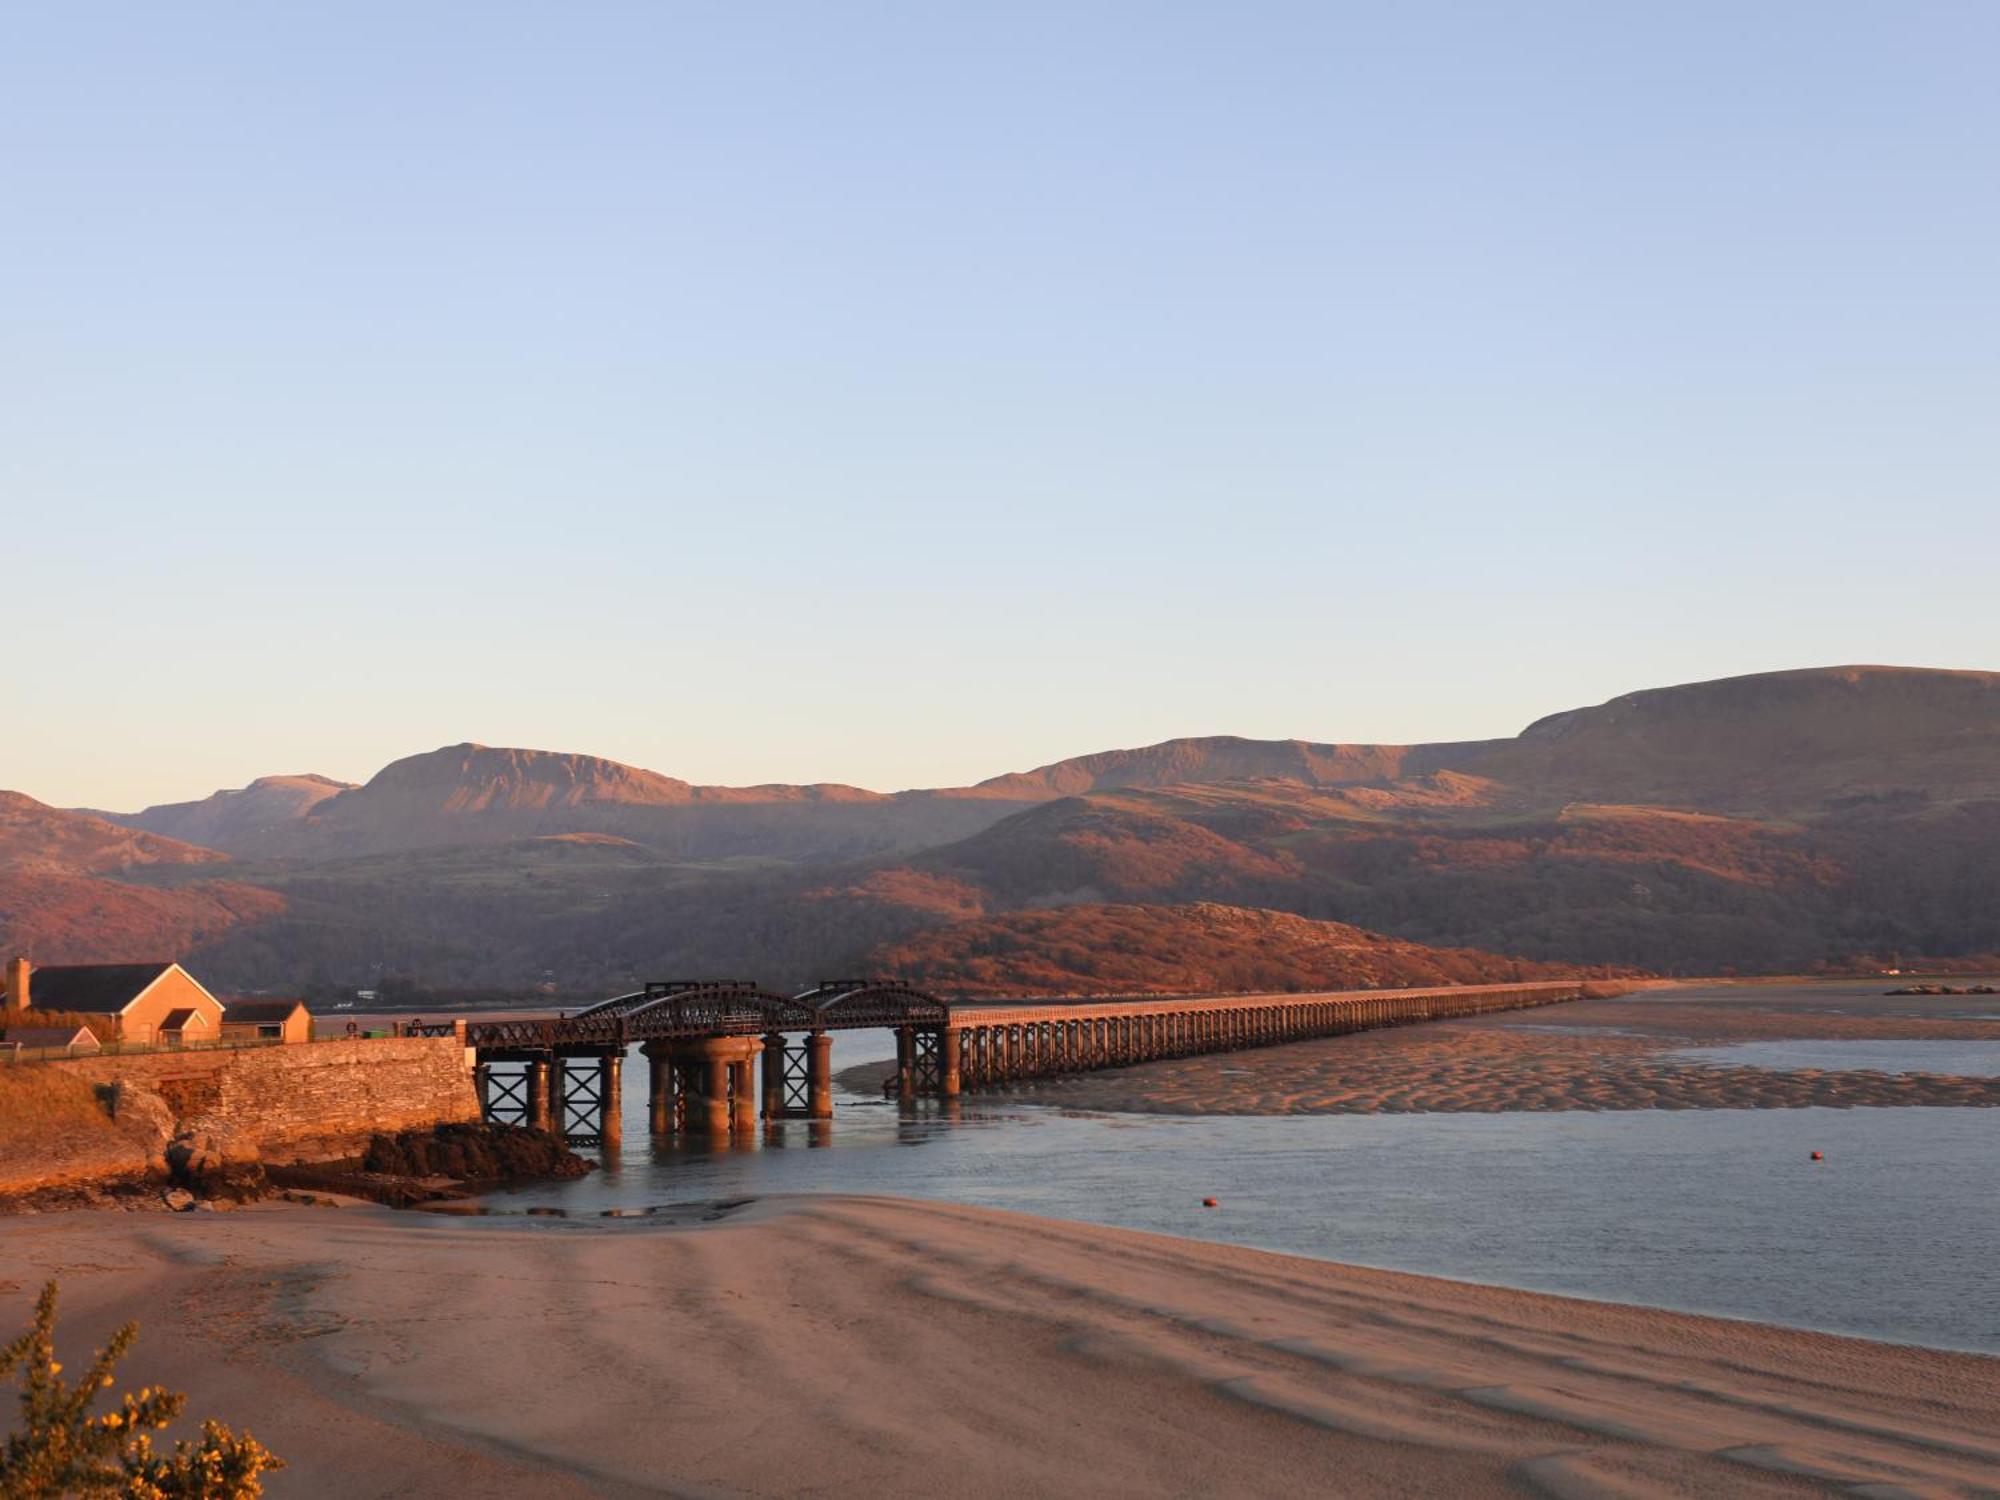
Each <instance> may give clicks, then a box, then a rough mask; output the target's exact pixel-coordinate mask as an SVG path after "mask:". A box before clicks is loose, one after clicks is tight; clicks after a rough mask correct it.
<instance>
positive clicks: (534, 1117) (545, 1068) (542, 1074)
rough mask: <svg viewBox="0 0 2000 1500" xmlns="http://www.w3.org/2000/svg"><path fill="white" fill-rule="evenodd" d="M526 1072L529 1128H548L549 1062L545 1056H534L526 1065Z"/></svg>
mask: <svg viewBox="0 0 2000 1500" xmlns="http://www.w3.org/2000/svg"><path fill="white" fill-rule="evenodd" d="M527 1074H528V1118H527V1126H528V1128H529V1129H530V1130H547V1129H549V1128H550V1127H549V1064H548V1060H547V1059H546V1058H536V1059H535V1060H534V1061H533V1062H531V1063H529V1064H528V1066H527Z"/></svg>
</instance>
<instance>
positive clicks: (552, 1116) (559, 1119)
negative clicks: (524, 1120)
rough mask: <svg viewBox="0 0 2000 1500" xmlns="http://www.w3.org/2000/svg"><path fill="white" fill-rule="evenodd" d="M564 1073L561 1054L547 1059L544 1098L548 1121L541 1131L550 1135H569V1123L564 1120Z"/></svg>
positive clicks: (565, 1085) (566, 1084)
mask: <svg viewBox="0 0 2000 1500" xmlns="http://www.w3.org/2000/svg"><path fill="white" fill-rule="evenodd" d="M564 1071H565V1070H564V1067H563V1059H562V1054H561V1053H557V1054H556V1055H555V1056H553V1057H551V1058H550V1059H549V1088H548V1093H547V1094H546V1095H545V1096H544V1097H545V1098H546V1100H547V1105H546V1108H547V1109H548V1112H549V1119H548V1123H547V1124H546V1125H544V1126H543V1127H542V1129H544V1130H546V1131H548V1132H549V1134H551V1135H560V1136H567V1135H568V1134H569V1129H568V1127H569V1121H568V1120H566V1119H565V1118H564V1116H565V1115H566V1114H567V1113H568V1110H567V1109H566V1108H565V1107H564V1104H563V1091H564V1090H565V1089H566V1088H567V1087H568V1080H567V1079H565V1078H564V1076H563V1074H564Z"/></svg>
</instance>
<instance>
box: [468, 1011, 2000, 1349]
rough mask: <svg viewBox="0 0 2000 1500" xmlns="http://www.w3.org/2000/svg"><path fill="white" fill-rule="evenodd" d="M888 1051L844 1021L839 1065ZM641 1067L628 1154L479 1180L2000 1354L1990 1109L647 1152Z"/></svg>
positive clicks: (557, 1197)
mask: <svg viewBox="0 0 2000 1500" xmlns="http://www.w3.org/2000/svg"><path fill="white" fill-rule="evenodd" d="M1756 1045H1765V1044H1756ZM1769 1045H1772V1046H1780V1045H1782V1046H1794V1045H1797V1046H1805V1045H1807V1044H1776V1043H1773V1044H1769ZM1811 1045H1814V1046H1819V1045H1833V1046H1840V1047H1847V1046H1849V1045H1850V1044H1847V1043H1835V1044H1811ZM1868 1045H1880V1046H1885V1047H1891V1048H1893V1047H1898V1046H1901V1047H1907V1046H1909V1045H1911V1044H1868ZM1918 1045H1920V1046H1930V1045H1944V1046H1953V1047H1962V1046H1964V1045H1966V1044H1963V1043H1939V1044H1930V1043H1925V1044H1918ZM893 1050H894V1049H893V1044H892V1043H891V1042H890V1041H889V1039H888V1037H887V1035H886V1034H881V1033H865V1032H864V1033H851V1034H847V1035H843V1036H840V1037H839V1038H838V1039H837V1043H836V1056H835V1066H836V1067H837V1068H840V1067H847V1066H850V1065H852V1064H854V1063H857V1062H865V1061H871V1060H875V1059H878V1058H884V1057H888V1056H891V1055H893ZM1717 1050H1722V1051H1730V1052H1734V1053H1740V1052H1741V1051H1742V1050H1743V1049H1742V1048H1729V1049H1717ZM1801 1065H1803V1066H1826V1065H1827V1064H1824V1063H1810V1064H1801ZM643 1069H644V1062H643V1059H641V1058H639V1057H638V1056H637V1055H636V1054H635V1055H634V1056H633V1058H632V1059H631V1062H630V1065H629V1066H628V1069H627V1074H628V1080H629V1083H628V1087H627V1090H626V1102H627V1111H626V1125H625V1132H626V1141H627V1145H626V1149H625V1152H624V1155H623V1159H622V1160H621V1161H619V1162H617V1163H614V1164H611V1165H610V1166H609V1168H608V1169H607V1170H606V1171H603V1172H600V1173H595V1174H593V1175H592V1176H591V1177H589V1178H587V1179H585V1180H583V1181H581V1182H575V1183H563V1184H548V1185H541V1186H536V1187H533V1188H528V1189H523V1190H520V1191H517V1192H511V1193H502V1194H496V1195H494V1197H493V1198H492V1199H490V1200H489V1202H490V1205H491V1206H492V1207H493V1208H494V1209H496V1210H502V1211H506V1210H512V1211H517V1212H518V1211H522V1210H526V1209H529V1208H540V1209H548V1208H559V1209H562V1210H564V1211H566V1212H568V1213H572V1214H596V1213H602V1212H606V1211H611V1210H633V1209H643V1208H645V1207H648V1206H651V1205H655V1204H666V1203H679V1202H688V1201H697V1200H702V1199H709V1198H717V1197H728V1196H738V1195H755V1194H766V1193H810V1192H855V1193H889V1194H901V1195H904V1196H907V1197H917V1198H941V1199H947V1200H950V1201H952V1202H958V1203H970V1204H978V1205H983V1206H986V1207H991V1208H1004V1209H1013V1210H1017V1211H1020V1212H1023V1213H1035V1214H1045V1215H1049V1216H1052V1217H1055V1218H1063V1219H1075V1220H1080V1221H1083V1222H1086V1223H1096V1224H1110V1225H1117V1226H1120V1227H1123V1228H1128V1229H1147V1230H1157V1231H1160V1232H1163V1233H1168V1234H1179V1235H1187V1236H1191V1237H1194V1238H1198V1239H1206V1240H1220V1241H1226V1242H1229V1243H1233V1244H1240V1245H1250V1246H1255V1247H1258V1248H1262V1249H1270V1250H1282V1251H1287V1252H1290V1253H1292V1254H1297V1255H1310V1256H1316V1257H1320V1258H1323V1259H1328V1260H1337V1261H1347V1262H1351V1263H1355V1264H1359V1265H1368V1266H1381V1267H1387V1268H1390V1269H1394V1270H1403V1271H1420V1272H1425V1273H1429V1274H1432V1275H1439V1276H1452V1277H1458V1278H1460V1279H1463V1280H1468V1281H1484V1282H1494V1283H1499V1284H1503V1285H1507V1286H1518V1287H1527V1288H1531V1289H1534V1290H1538V1291H1549V1292H1564V1293H1569V1294H1572V1295H1576V1296H1585V1297H1598V1298H1605V1299H1609V1300H1613V1301H1621V1302H1641V1303H1648V1304H1651V1305H1654V1306H1658V1307H1670V1308H1677V1309H1681V1310H1684V1311H1690V1312H1704V1313H1715V1314H1721V1315H1723V1316H1729V1317H1740V1318H1755V1319H1759V1320H1762V1321H1766V1322H1773V1323H1784V1324H1790V1325H1792V1326H1795V1327H1802V1328H1818V1329H1824V1330H1827V1331H1831V1332H1838V1333H1852V1334H1860V1335H1864V1336H1867V1337H1871V1338H1880V1339H1890V1340H1895V1341H1898V1342H1904V1343H1919V1344H1930V1345H1936V1346H1940V1347H1949V1348H1962V1349H1975V1350H1981V1351H1984V1352H1988V1353H1996V1354H2000V1252H1996V1249H1995V1247H1996V1246H2000V1150H1996V1147H2000V1111H1996V1110H1987V1109H1851V1110H1836V1109H1790V1110H1678V1111H1676V1110H1638V1111H1630V1112H1623V1113H1602V1114H1592V1113H1585V1112H1580V1111H1578V1112H1568V1113H1560V1114H1497V1115H1495V1114H1480V1115H1469V1114H1468V1115H1446V1114H1434V1115H1374V1116H1369V1115H1325V1116H1318V1117H1305V1116H1293V1117H1273V1118H1232V1119H1194V1118H1176V1117H1172V1116H1162V1115H1113V1114H1094V1113H1082V1112H1077V1111H1070V1110H1063V1109H1059V1108H1054V1107H1047V1106H1037V1105H1029V1104H1018V1103H1009V1102H1007V1101H1006V1100H1004V1099H998V1100H996V1099H993V1098H990V1097H989V1098H983V1099H980V1100H977V1101H968V1102H967V1103H966V1104H965V1105H964V1106H963V1108H962V1110H961V1112H960V1114H959V1117H958V1119H957V1120H956V1121H947V1120H945V1119H944V1118H942V1117H941V1116H940V1115H938V1114H935V1113H933V1114H930V1115H919V1116H918V1117H916V1118H914V1119H906V1118H901V1117H899V1116H898V1114H897V1113H896V1111H895V1110H893V1109H891V1108H889V1107H886V1106H884V1105H882V1104H881V1103H879V1102H876V1101H872V1100H867V1099H863V1098H860V1097H858V1096H854V1095H844V1096H842V1097H841V1099H840V1102H839V1106H838V1111H837V1118H836V1119H835V1121H834V1123H833V1126H832V1128H831V1130H830V1131H828V1130H826V1129H824V1128H822V1130H821V1132H820V1139H822V1140H825V1141H827V1142H828V1144H827V1145H826V1146H825V1147H824V1149H818V1148H815V1147H814V1146H813V1145H812V1144H811V1142H812V1140H813V1135H812V1129H811V1127H809V1126H808V1125H806V1124H804V1123H803V1122H793V1123H790V1124H787V1125H786V1126H784V1127H783V1128H782V1130H781V1131H780V1132H778V1133H776V1134H775V1135H774V1136H773V1137H772V1138H770V1139H769V1140H760V1141H759V1142H758V1143H757V1144H756V1145H755V1146H750V1147H738V1148H734V1149H724V1150H714V1149H708V1148H670V1149H665V1150H657V1151H656V1150H655V1148H654V1147H653V1146H652V1144H651V1143H650V1142H649V1141H648V1140H647V1137H646V1127H645V1117H644V1094H645V1089H644V1084H643V1078H644V1073H643ZM1813 1151H1820V1152H1822V1153H1824V1156H1825V1159H1824V1160H1823V1161H1820V1162H1814V1161H1811V1160H1810V1159H1809V1158H1810V1153H1811V1152H1813ZM1209 1196H1212V1197H1216V1198H1218V1199H1220V1200H1221V1206H1220V1207H1219V1208H1217V1209H1212V1210H1205V1209H1203V1208H1202V1207H1201V1200H1202V1199H1203V1198H1204V1197H1209Z"/></svg>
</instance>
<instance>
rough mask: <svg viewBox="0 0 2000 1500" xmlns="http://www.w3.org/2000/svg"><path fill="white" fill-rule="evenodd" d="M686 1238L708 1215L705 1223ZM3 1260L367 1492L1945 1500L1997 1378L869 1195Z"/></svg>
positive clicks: (298, 1222)
mask: <svg viewBox="0 0 2000 1500" xmlns="http://www.w3.org/2000/svg"><path fill="white" fill-rule="evenodd" d="M704 1218H708V1219H712V1220H716V1221H715V1222H709V1223H703V1222H701V1221H702V1220H703V1219H704ZM683 1220H684V1222H681V1223H670V1222H665V1221H659V1220H656V1221H648V1222H610V1223H607V1222H604V1221H588V1222H584V1221H558V1222H538V1221H524V1220H502V1219H484V1220H463V1219H448V1218H442V1217H432V1216H423V1215H397V1214H394V1213H391V1212H389V1211H387V1210H380V1209H373V1208H357V1209H343V1210H337V1211H335V1210H313V1209H298V1208H274V1209H252V1210H244V1211H238V1212H236V1213H231V1214H226V1215H180V1216H159V1215H138V1214H133V1215H116V1214H61V1215H44V1216H41V1217H39V1218H29V1219H18V1220H12V1221H9V1222H7V1223H6V1225H5V1227H4V1229H0V1328H11V1327H13V1326H15V1325H17V1324H18V1323H19V1322H20V1321H21V1320H22V1319H23V1318H24V1317H25V1314H26V1310H27V1307H28V1303H29V1301H30V1299H31V1297H32V1294H33V1290H34V1288H35V1286H36V1285H37V1284H38V1283H39V1282H40V1281H41V1279H42V1278H43V1277H45V1276H46V1275H49V1274H51V1273H57V1272H59V1273H60V1274H61V1276H62V1280H63V1287H64V1306H65V1318H64V1322H63V1326H62V1330H61V1333H62V1339H63V1342H62V1344H61V1345H60V1346H59V1347H60V1349H61V1350H62V1351H63V1352H64V1353H65V1355H66V1357H67V1358H68V1359H69V1360H70V1361H71V1363H72V1364H74V1362H75V1361H76V1360H77V1359H78V1358H79V1357H80V1356H81V1354H82V1352H83V1351H82V1348H81V1342H82V1340H84V1339H85V1338H101V1337H102V1336H103V1334H104V1332H105V1331H106V1330H107V1329H108V1328H109V1327H110V1326H111V1325H112V1324H113V1323H114V1322H116V1321H117V1320H119V1319H122V1318H126V1317H137V1318H138V1319H140V1321H141V1324H142V1330H141V1335H140V1342H139V1348H138V1352H137V1353H136V1354H135V1355H134V1357H133V1358H132V1359H131V1360H130V1361H129V1362H128V1366H127V1369H126V1372H125V1373H126V1374H127V1375H128V1376H129V1377H130V1378H132V1379H133V1380H153V1381H163V1382H165V1383H167V1384H169V1385H172V1386H175V1387H177V1388H180V1389H184V1390H186V1391H188V1392H189V1394H190V1395H191V1397H192V1405H191V1408H190V1409H191V1411H193V1412H194V1413H196V1414H213V1415H218V1416H221V1417H223V1418H224V1419H225V1420H228V1421H230V1422H232V1423H237V1424H240V1425H245V1426H248V1427H249V1428H251V1429H252V1430H253V1431H255V1432H256V1433H257V1435H258V1436H259V1437H260V1438H262V1439H264V1440H265V1441H266V1442H268V1443H269V1444H271V1446H272V1447H274V1448H275V1449H276V1450H277V1451H278V1452H279V1453H281V1454H282V1455H283V1456H285V1457H286V1458H287V1459H288V1460H289V1462H290V1465H291V1467H290V1468H289V1469H287V1470H286V1471H285V1472H283V1473H281V1474H278V1475H275V1476H273V1478H272V1480H271V1483H270V1488H269V1491H268V1492H269V1493H270V1494H271V1495H272V1496H273V1497H278V1500H281V1497H283V1496H285V1495H301V1496H304V1495H322V1494H339V1495H342V1496H343V1497H349V1500H362V1497H370V1496H390V1495H397V1496H405V1495H413V1496H431V1495H435V1496H514V1495H522V1496H526V1495H537V1496H583V1495H648V1494H682V1495H802V1494H820V1495H849V1494H868V1495H877V1496H884V1495H887V1496H903V1495H910V1496H919V1495H921V1496H926V1497H929V1496H935V1495H937V1494H940V1493H946V1494H951V1493H956V1494H965V1495H971V1496H996V1497H998V1496H1024V1495H1076V1494H1091V1495H1133V1496H1139V1495H1145V1496H1154V1495H1276V1494H1327V1493H1344V1494H1357V1495H1387V1494H1426V1495H1432V1494H1450V1495H1455V1496H1459V1495H1463V1496H1484V1495H1520V1494H1546V1495H1552V1496H1570V1495H1584V1494H1589V1495H1631V1496H1655V1495H1658V1496H1665V1495H1682V1494H1715V1493H1729V1494H1734V1495H1772V1496H1778V1495H1800V1494H1823V1493H1832V1492H1834V1491H1835V1490H1836V1489H1841V1488H1848V1487H1856V1486H1880V1487H1882V1488H1880V1489H1875V1490H1870V1491H1864V1492H1867V1493H1921V1494H1936V1495H1948V1494H1972V1493H1975V1492H1979V1491H1980V1488H1981V1487H1982V1486H1986V1487H1989V1488H1988V1489H1987V1490H1986V1491H1985V1492H1987V1493H1990V1486H1991V1484H1992V1481H1993V1476H1994V1475H1995V1474H1996V1473H2000V1360H1991V1359H1985V1358H1982V1357H1980V1356H1977V1355H1966V1354H1951V1353H1942V1352H1934V1351H1926V1350H1917V1349H1908V1348H1901V1347H1896V1346H1892V1345H1884V1344H1872V1343H1866V1342H1863V1341H1858V1340H1851V1339H1842V1338H1835V1337H1830V1336H1826V1335H1820V1334H1811V1333H1801V1332H1794V1331H1790V1330H1783V1329H1776V1328H1769V1327H1765V1326H1762V1325H1758V1324H1751V1323H1734V1322H1726V1321H1721V1320H1715V1319H1707V1318H1698V1317H1690V1316H1685V1315H1680V1314H1672V1313H1662V1312H1653V1311H1648V1310H1644V1309H1637V1308H1628V1307H1620V1306H1616V1305H1611V1304H1603V1303H1591V1302H1580V1301H1574V1300H1570V1299H1566V1298H1559V1297H1548V1296H1541V1295H1537V1294H1534V1293H1528V1292H1517V1291H1510V1290H1506V1289H1501V1288H1494V1287H1476V1286H1470V1285H1466V1284H1463V1283H1458V1282H1450V1281H1439V1280H1434V1279H1430V1278H1425V1277H1417V1276H1406V1275H1398V1274H1394V1273H1390V1272H1380V1271H1367V1270H1358V1269H1353V1268H1349V1267H1343V1266H1336V1265H1328V1264H1324V1263H1321V1262H1317V1261H1306V1260H1297V1259H1292V1258H1290V1257H1286V1256H1279V1255H1271V1254H1267V1253H1264V1252H1260V1251H1253V1250H1243V1249H1236V1248H1232V1247H1228V1246H1219V1245H1206V1244H1197V1243H1194V1242H1190V1241H1185V1240H1177V1239H1170V1238H1165V1237H1160V1236H1152V1235H1143V1234H1135V1233H1128V1232H1123V1231H1118V1230H1108V1229H1097V1228H1088V1227H1084V1226H1080V1225H1074V1224H1066V1223H1059V1222H1055V1221H1051V1220H1042V1219H1031V1218H1024V1217H1019V1216H1014V1215H1008V1214H1001V1213H996V1212H992V1211H987V1210H979V1209H970V1208H958V1207H947V1206H941V1205H933V1204H916V1203H911V1202H906V1201H903V1200H899V1199H886V1198H867V1199H862V1198H836V1197H824V1198H805V1199H790V1200H771V1201H768V1202H763V1203H756V1204H749V1205H744V1206H740V1207H737V1208H735V1209H733V1210H731V1211H727V1212H724V1213H721V1214H719V1215H718V1213H717V1212H716V1211H714V1210H713V1209H710V1210H707V1211H704V1210H702V1209H700V1208H692V1209H688V1210H686V1211H684V1213H683Z"/></svg>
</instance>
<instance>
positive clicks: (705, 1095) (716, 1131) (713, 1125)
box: [688, 1055, 729, 1136]
mask: <svg viewBox="0 0 2000 1500" xmlns="http://www.w3.org/2000/svg"><path fill="white" fill-rule="evenodd" d="M688 1104H689V1109H688V1128H689V1129H690V1130H692V1129H694V1128H695V1121H696V1120H699V1121H700V1122H701V1133H702V1134H703V1135H706V1136H726V1135H728V1134H729V1060H728V1059H727V1058H725V1057H716V1056H713V1055H710V1056H706V1057H704V1058H703V1061H702V1070H701V1097H700V1098H699V1099H691V1100H689V1101H688Z"/></svg>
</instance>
